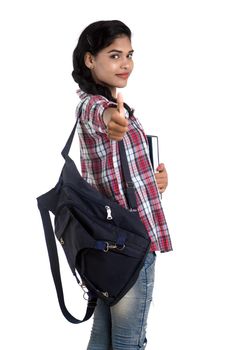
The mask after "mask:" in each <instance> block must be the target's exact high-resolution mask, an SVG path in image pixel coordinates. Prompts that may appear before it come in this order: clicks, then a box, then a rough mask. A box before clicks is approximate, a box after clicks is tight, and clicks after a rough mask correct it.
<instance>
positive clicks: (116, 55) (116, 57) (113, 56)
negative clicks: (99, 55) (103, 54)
mask: <svg viewBox="0 0 234 350" xmlns="http://www.w3.org/2000/svg"><path fill="white" fill-rule="evenodd" d="M110 57H111V58H112V59H114V60H117V59H118V58H119V57H120V56H119V54H118V53H115V54H113V55H111V56H110Z"/></svg>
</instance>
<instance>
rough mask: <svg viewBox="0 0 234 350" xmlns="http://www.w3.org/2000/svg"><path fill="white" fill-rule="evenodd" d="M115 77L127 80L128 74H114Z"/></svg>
mask: <svg viewBox="0 0 234 350" xmlns="http://www.w3.org/2000/svg"><path fill="white" fill-rule="evenodd" d="M116 76H117V77H119V78H122V79H128V77H129V73H122V74H116Z"/></svg>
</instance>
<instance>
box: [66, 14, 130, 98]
mask: <svg viewBox="0 0 234 350" xmlns="http://www.w3.org/2000/svg"><path fill="white" fill-rule="evenodd" d="M122 35H126V36H127V37H128V38H129V39H130V40H131V31H130V29H129V28H128V27H127V26H126V25H125V24H124V23H123V22H121V21H117V20H113V21H98V22H94V23H92V24H90V25H89V26H88V27H86V28H85V29H84V30H83V32H82V33H81V35H80V37H79V40H78V44H77V46H76V48H75V50H74V52H73V72H72V76H73V79H74V80H75V82H76V83H77V84H78V85H79V87H80V88H81V90H83V91H84V92H86V93H88V94H92V95H102V96H105V97H106V98H107V99H108V100H110V101H115V99H114V98H113V96H112V95H111V91H110V89H109V88H108V87H106V86H103V85H100V84H97V83H96V82H95V81H94V80H93V77H92V75H91V72H90V70H89V68H88V67H86V65H85V62H84V56H85V53H86V52H90V53H91V54H92V55H94V56H95V55H96V54H97V53H98V52H99V51H101V50H102V49H104V48H105V47H107V46H109V45H111V43H112V42H113V41H114V40H115V39H116V38H118V37H120V36H122Z"/></svg>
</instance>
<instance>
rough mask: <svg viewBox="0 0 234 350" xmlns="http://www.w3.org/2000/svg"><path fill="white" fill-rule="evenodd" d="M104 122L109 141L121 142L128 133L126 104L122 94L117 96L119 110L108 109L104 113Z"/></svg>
mask: <svg viewBox="0 0 234 350" xmlns="http://www.w3.org/2000/svg"><path fill="white" fill-rule="evenodd" d="M104 122H105V123H106V125H107V130H108V137H109V139H111V140H114V141H121V140H122V139H123V137H124V135H125V133H126V132H127V131H128V120H127V119H125V115H124V102H123V97H122V95H121V94H120V93H119V94H118V95H117V109H115V108H108V109H106V111H105V112H104Z"/></svg>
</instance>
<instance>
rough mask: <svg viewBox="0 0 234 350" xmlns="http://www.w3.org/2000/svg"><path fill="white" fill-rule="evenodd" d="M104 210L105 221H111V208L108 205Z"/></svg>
mask: <svg viewBox="0 0 234 350" xmlns="http://www.w3.org/2000/svg"><path fill="white" fill-rule="evenodd" d="M105 208H106V212H107V220H112V219H113V218H112V215H111V208H110V207H109V206H108V205H106V206H105Z"/></svg>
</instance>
